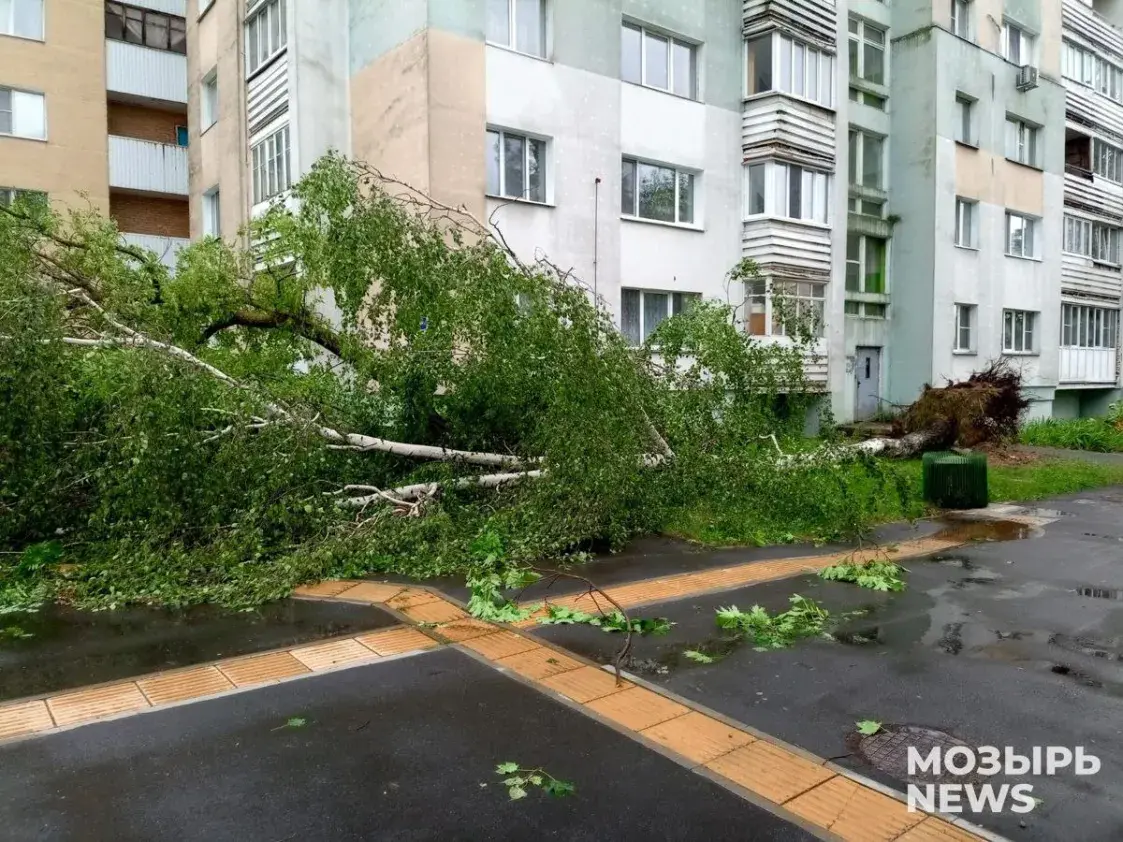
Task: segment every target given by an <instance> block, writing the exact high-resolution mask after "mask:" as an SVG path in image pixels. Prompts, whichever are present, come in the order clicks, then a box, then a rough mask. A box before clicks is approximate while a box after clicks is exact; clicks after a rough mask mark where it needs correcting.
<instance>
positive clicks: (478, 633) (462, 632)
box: [433, 617, 499, 643]
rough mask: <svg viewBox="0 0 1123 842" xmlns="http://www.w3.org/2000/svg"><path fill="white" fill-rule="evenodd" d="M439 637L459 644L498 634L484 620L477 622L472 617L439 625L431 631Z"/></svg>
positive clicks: (494, 627)
mask: <svg viewBox="0 0 1123 842" xmlns="http://www.w3.org/2000/svg"><path fill="white" fill-rule="evenodd" d="M433 631H435V632H436V633H437V634H439V635H440V636H441V637H443V638H446V639H447V640H451V641H452V642H454V643H460V642H462V641H465V640H472V639H473V638H476V637H483V636H484V635H490V634H498V633H499V627H498V626H494V625H492V624H491V623H488V622H486V621H484V620H477V619H475V618H473V617H465V618H464V619H461V620H452V621H451V622H448V623H441V624H440V625H438V626H437V627H436V628H434V629H433Z"/></svg>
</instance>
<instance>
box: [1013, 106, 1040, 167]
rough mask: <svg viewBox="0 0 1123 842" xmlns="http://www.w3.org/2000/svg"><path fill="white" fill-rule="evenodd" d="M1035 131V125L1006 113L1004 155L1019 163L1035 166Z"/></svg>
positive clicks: (1036, 131)
mask: <svg viewBox="0 0 1123 842" xmlns="http://www.w3.org/2000/svg"><path fill="white" fill-rule="evenodd" d="M1037 133H1038V128H1037V126H1034V125H1032V124H1030V123H1027V122H1026V121H1025V120H1022V119H1020V118H1018V117H1012V116H1010V115H1006V157H1007V158H1008V159H1009V160H1011V161H1017V162H1018V163H1019V164H1025V165H1026V166H1029V167H1036V166H1037Z"/></svg>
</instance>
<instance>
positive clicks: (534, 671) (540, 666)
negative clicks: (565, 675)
mask: <svg viewBox="0 0 1123 842" xmlns="http://www.w3.org/2000/svg"><path fill="white" fill-rule="evenodd" d="M495 663H497V664H498V665H499V666H501V667H506V668H507V669H509V670H511V671H512V672H517V673H518V674H519V675H522V676H525V677H526V678H530V679H533V680H535V681H541V680H542V679H543V678H548V677H550V676H551V675H557V674H558V673H559V672H566V671H568V670H575V669H578V668H580V667H583V666H585V665H584V664H582V663H581V662H580V661H575V660H574V659H573V658H568V657H566V656H565V655H562V654H561V653H560V652H557V651H555V650H553V649H550V648H548V647H546V646H539V647H537V648H535V649H530V650H527V651H526V652H520V653H519V654H517V655H508V656H507V657H506V658H500V659H499V660H498V661H496V662H495Z"/></svg>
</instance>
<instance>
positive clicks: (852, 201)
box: [846, 196, 888, 219]
mask: <svg viewBox="0 0 1123 842" xmlns="http://www.w3.org/2000/svg"><path fill="white" fill-rule="evenodd" d="M886 204H888V202H887V201H886V200H885V199H870V198H865V197H858V196H850V197H849V198H848V199H847V200H846V210H847V211H848V212H849V213H856V214H858V215H859V216H868V217H870V218H872V219H884V218H885V206H886ZM869 207H875V208H876V210H875V211H874V212H873V213H871V212H870V211H869V210H867V208H869Z"/></svg>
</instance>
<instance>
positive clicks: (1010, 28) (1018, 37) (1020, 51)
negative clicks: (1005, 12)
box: [1002, 18, 1037, 67]
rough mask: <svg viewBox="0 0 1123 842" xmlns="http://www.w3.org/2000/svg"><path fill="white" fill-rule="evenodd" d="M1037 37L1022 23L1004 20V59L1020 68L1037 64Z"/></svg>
mask: <svg viewBox="0 0 1123 842" xmlns="http://www.w3.org/2000/svg"><path fill="white" fill-rule="evenodd" d="M1036 50H1037V36H1036V35H1035V34H1034V33H1032V32H1030V31H1029V30H1027V29H1026V28H1025V27H1024V26H1022V25H1021V24H1020V23H1017V22H1015V21H1012V20H1010V19H1009V18H1004V19H1003V20H1002V57H1003V58H1004V59H1006V60H1007V61H1009V62H1013V63H1014V64H1016V65H1018V66H1019V67H1024V66H1025V65H1027V64H1030V65H1035V66H1036V64H1037V61H1036V58H1037V53H1036Z"/></svg>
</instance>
